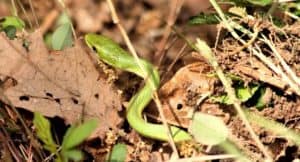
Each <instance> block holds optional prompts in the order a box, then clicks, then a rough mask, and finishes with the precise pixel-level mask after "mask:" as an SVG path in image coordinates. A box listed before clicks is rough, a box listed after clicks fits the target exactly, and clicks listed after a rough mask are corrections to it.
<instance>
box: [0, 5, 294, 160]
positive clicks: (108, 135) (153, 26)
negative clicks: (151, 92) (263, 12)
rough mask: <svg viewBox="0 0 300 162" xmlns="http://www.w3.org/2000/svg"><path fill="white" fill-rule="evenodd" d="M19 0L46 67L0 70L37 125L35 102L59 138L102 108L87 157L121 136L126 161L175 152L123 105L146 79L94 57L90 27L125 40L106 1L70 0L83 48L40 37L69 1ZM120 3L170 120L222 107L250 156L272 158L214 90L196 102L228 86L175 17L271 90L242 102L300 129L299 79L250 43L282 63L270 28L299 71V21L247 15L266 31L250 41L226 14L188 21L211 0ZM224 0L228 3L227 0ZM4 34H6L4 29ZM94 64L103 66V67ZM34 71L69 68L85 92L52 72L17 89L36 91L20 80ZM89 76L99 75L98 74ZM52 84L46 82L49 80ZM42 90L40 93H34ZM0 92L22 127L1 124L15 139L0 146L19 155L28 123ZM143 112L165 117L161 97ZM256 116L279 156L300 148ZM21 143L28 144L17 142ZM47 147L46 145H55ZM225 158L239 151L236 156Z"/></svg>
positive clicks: (243, 78)
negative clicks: (53, 44)
mask: <svg viewBox="0 0 300 162" xmlns="http://www.w3.org/2000/svg"><path fill="white" fill-rule="evenodd" d="M16 2H18V4H17V6H20V4H22V5H21V6H23V8H20V9H19V10H18V15H19V16H20V17H21V18H22V19H23V20H24V21H25V22H26V32H27V35H29V40H31V42H32V45H33V46H35V47H38V48H37V49H36V50H34V49H30V50H32V51H35V52H32V53H33V55H31V56H30V57H32V58H33V61H32V64H34V66H37V67H38V68H39V69H42V70H41V71H36V70H34V69H35V68H34V69H30V68H29V67H31V64H26V65H24V66H28V68H27V71H25V72H26V75H24V73H25V72H24V71H22V72H23V75H22V74H17V73H16V74H10V75H9V77H7V76H5V77H4V76H2V75H3V74H2V73H5V71H4V72H3V71H1V70H0V72H1V73H0V76H1V78H0V80H1V87H2V88H3V89H4V91H5V93H4V94H6V95H8V99H9V100H11V102H12V103H13V104H14V106H16V107H17V108H18V111H19V112H20V114H21V115H22V118H23V119H24V120H25V122H26V124H27V125H28V126H29V128H30V129H31V131H32V130H33V127H32V118H33V115H32V111H42V112H43V115H45V116H47V117H49V119H50V121H51V123H52V125H53V126H52V127H53V131H54V132H55V133H54V134H56V137H57V139H58V141H60V140H61V138H62V137H63V134H64V133H65V131H66V129H67V127H68V126H67V124H70V123H73V122H75V121H76V120H77V119H79V118H80V114H81V113H82V112H83V113H84V114H86V116H87V118H89V117H90V116H97V117H99V118H101V122H102V123H103V124H102V126H101V128H97V131H96V133H94V134H93V135H92V136H91V137H90V138H89V140H87V141H86V142H85V143H84V144H83V145H82V146H80V148H82V149H83V150H84V152H85V154H86V157H85V160H84V161H92V160H94V161H105V158H106V156H107V154H109V153H110V151H111V149H112V147H113V145H114V144H116V143H124V144H126V147H127V150H128V153H127V157H126V159H127V161H153V162H157V161H168V160H169V159H170V156H171V154H172V149H171V147H170V146H169V145H168V143H167V142H161V141H156V140H152V139H149V138H145V137H142V136H140V135H139V134H138V133H137V132H135V131H134V130H133V129H131V128H130V126H129V124H128V123H127V121H126V115H125V114H126V108H125V107H126V105H127V104H128V101H129V100H130V98H131V97H132V96H133V95H134V94H135V93H136V92H138V90H139V89H140V88H141V87H142V86H143V80H142V79H140V78H139V77H137V76H135V75H134V74H130V73H127V72H123V71H121V70H116V69H113V68H111V67H109V66H107V65H103V66H101V65H100V66H99V65H98V64H97V61H95V60H96V58H95V57H94V56H93V54H92V53H91V51H90V50H89V49H88V48H87V47H86V46H85V45H84V43H83V36H84V35H85V34H87V33H101V34H103V35H106V36H109V37H111V38H112V39H113V40H115V41H116V42H118V43H119V44H120V45H121V46H122V47H124V48H126V45H125V43H124V41H123V37H122V35H121V34H120V31H119V29H118V28H117V26H116V25H114V23H113V21H112V18H111V15H110V10H109V8H108V5H107V3H106V1H100V0H66V1H64V3H65V6H66V10H67V13H68V15H69V16H70V18H71V20H72V23H73V25H74V29H75V33H76V36H77V39H78V40H79V44H81V46H80V47H82V48H78V49H77V48H76V47H77V46H75V47H74V48H71V49H69V50H68V49H67V50H66V51H63V52H60V51H54V52H53V51H51V52H49V51H48V50H47V49H46V47H45V46H44V45H41V42H43V38H42V37H41V36H42V35H45V34H47V33H50V32H53V31H54V29H55V22H56V20H57V18H58V17H59V15H60V14H61V12H62V11H63V8H62V7H61V4H60V3H59V2H58V1H44V0H23V1H16ZM11 5H12V4H11V2H10V1H8V0H7V1H5V0H4V1H0V17H4V16H7V15H11V11H10V8H11ZM115 7H116V12H117V13H118V16H119V18H120V22H121V24H122V25H123V26H124V28H125V30H126V32H127V34H128V36H129V37H130V39H131V41H132V44H133V46H134V48H135V49H136V51H137V53H138V54H139V56H140V57H141V58H144V59H147V60H149V61H150V62H152V63H153V64H154V65H155V66H156V67H157V68H158V69H159V72H160V75H161V80H162V82H161V87H160V89H159V91H158V92H159V96H160V101H161V103H162V105H163V106H162V108H163V112H164V114H165V116H166V120H167V121H168V123H170V124H173V125H177V126H181V127H182V128H184V129H187V128H188V127H189V124H190V122H191V121H190V119H189V118H188V116H189V112H190V111H191V110H194V111H195V112H203V113H207V114H211V115H214V116H217V117H219V118H220V119H222V121H223V122H224V123H225V124H226V125H227V127H228V128H229V130H230V136H229V139H230V140H231V141H233V142H234V143H235V145H237V146H238V148H240V149H241V150H242V152H243V153H244V154H246V155H247V156H248V157H250V159H251V160H252V161H262V159H263V158H264V155H263V153H262V152H261V151H260V148H259V147H258V146H257V144H256V143H255V141H253V139H252V138H251V135H250V134H249V131H248V130H247V128H246V127H245V126H244V124H243V121H242V120H241V119H240V117H239V116H238V115H237V112H236V110H235V109H234V107H233V106H232V105H226V104H221V103H216V102H215V101H213V100H212V99H209V98H208V99H205V100H204V101H203V102H201V103H200V104H199V103H198V99H199V98H200V97H201V96H202V95H203V94H207V93H209V94H213V95H214V96H219V95H223V94H224V91H225V90H224V86H223V85H222V83H221V81H220V80H219V79H218V78H217V77H212V76H211V75H215V74H214V71H213V70H214V69H213V68H212V67H211V66H210V65H209V63H208V62H207V61H206V60H205V58H203V57H202V56H200V55H199V54H198V53H197V52H194V51H193V50H192V49H191V48H190V47H188V46H187V44H186V42H185V41H184V40H183V39H181V38H180V37H179V36H178V34H177V33H176V32H174V30H172V28H171V26H172V25H174V26H175V27H176V29H177V30H178V32H179V33H181V34H183V35H184V37H185V38H186V39H187V40H192V41H193V42H194V40H195V39H196V38H201V39H202V40H204V41H206V42H207V44H208V45H209V46H210V47H211V48H212V50H213V52H214V53H215V56H216V59H217V61H218V64H219V65H220V67H221V68H222V70H223V71H224V73H226V74H232V75H234V76H238V79H236V80H235V79H232V80H233V85H239V86H241V85H242V86H249V85H250V86H252V85H259V86H260V88H259V90H258V91H260V90H262V91H263V92H264V93H263V96H262V97H260V98H259V99H260V100H261V102H262V103H264V106H262V107H263V108H260V109H258V108H256V105H255V103H256V101H257V98H258V97H255V95H259V92H258V91H256V92H255V94H253V95H254V97H251V98H250V99H248V100H246V101H245V102H242V103H241V104H242V106H243V107H245V108H246V109H248V110H250V111H251V112H254V113H256V114H259V115H261V116H265V117H268V118H269V119H273V120H275V121H277V122H279V123H281V124H283V125H284V126H285V127H287V128H290V129H292V130H294V131H295V132H297V133H299V124H300V100H299V95H300V94H299V91H297V88H295V87H294V86H291V85H290V84H289V81H288V79H287V78H285V77H283V76H282V75H281V73H280V72H279V73H276V71H274V69H270V67H269V66H267V65H266V64H265V63H263V61H262V60H261V59H260V58H259V57H257V55H256V54H255V53H253V52H251V51H249V50H247V48H248V47H249V46H251V44H252V45H256V46H252V47H253V48H255V49H258V51H262V52H263V53H264V54H265V55H266V57H267V60H269V61H271V62H273V63H274V65H275V68H276V67H279V66H281V61H280V60H279V59H278V58H277V57H276V56H275V55H274V54H273V52H272V49H270V48H269V47H268V46H267V45H266V43H265V42H264V41H263V40H262V35H265V36H266V37H267V38H268V39H269V40H271V41H272V43H273V45H274V47H276V50H277V51H278V52H279V53H280V55H281V57H282V59H283V61H284V62H286V63H287V66H288V67H289V68H290V69H291V71H292V72H293V73H294V74H295V77H296V78H299V77H300V54H299V53H300V39H299V36H300V33H299V32H300V30H299V29H300V23H299V22H297V21H290V20H286V21H287V22H288V23H289V25H286V26H284V27H277V26H275V25H274V24H272V22H270V21H267V20H261V19H254V20H253V19H252V20H251V19H250V20H249V19H240V20H239V23H240V24H242V25H243V26H245V27H247V28H251V29H252V28H256V27H258V29H259V34H258V37H259V38H260V39H259V38H257V39H255V40H251V38H249V36H247V35H242V34H241V33H240V34H241V38H242V39H243V40H245V41H246V42H250V45H243V44H241V43H240V42H238V41H237V40H236V39H234V38H233V37H232V36H231V34H230V33H229V32H228V31H227V30H225V29H224V26H222V24H221V25H201V26H200V25H194V26H193V25H189V24H188V23H187V22H188V20H189V18H190V17H191V16H194V15H196V14H198V13H201V12H206V13H210V12H213V11H214V9H213V7H212V6H211V4H210V3H209V1H207V0H186V1H184V2H183V1H180V0H178V1H175V0H174V1H167V0H143V1H135V0H124V1H115ZM18 8H19V7H18ZM224 8H227V7H226V6H225V7H224ZM23 10H24V11H25V12H23ZM279 16H281V15H279ZM283 20H285V19H283ZM170 25H171V26H170ZM37 30H38V31H39V32H40V33H39V34H36V33H35V34H30V33H31V32H34V31H37ZM0 40H1V41H2V42H5V41H6V39H5V38H4V36H3V35H2V36H1V38H0ZM35 42H37V43H35ZM38 42H39V43H38ZM12 44H14V45H15V46H16V47H19V46H20V42H17V41H15V42H13V43H12ZM76 45H77V44H76ZM257 46H258V47H257ZM1 48H3V49H4V48H7V49H8V46H5V44H4V43H3V45H0V49H1ZM23 51H25V50H23ZM41 51H43V52H44V53H47V54H49V55H52V56H53V58H52V57H51V59H53V60H54V62H55V61H57V62H59V63H53V62H50V61H49V59H48V58H46V56H44V55H42V54H38V53H40V52H41ZM78 51H81V52H78ZM9 53H11V56H14V55H16V57H17V54H15V52H13V50H11V51H9ZM24 53H26V51H25V52H24ZM73 53H89V54H90V55H91V56H90V57H89V58H86V57H85V55H84V54H82V55H76V56H75V55H74V56H73V55H72V54H73ZM63 54H68V57H65V56H63ZM34 58H36V59H34ZM47 59H48V61H47ZM53 60H52V61H53ZM68 60H72V61H73V63H70V62H69V61H68ZM5 62H6V64H7V61H2V62H1V61H0V67H7V68H9V67H10V66H8V65H2V66H1V63H2V64H5ZM79 62H80V63H79ZM14 63H15V61H12V62H11V64H14ZM49 67H50V68H49ZM81 67H83V69H85V71H84V72H85V74H86V75H82V76H81V75H77V73H74V74H73V73H64V70H65V71H78V68H79V69H80V68H81ZM94 67H97V70H96V68H95V69H94ZM103 67H104V69H103ZM45 69H46V70H45ZM44 70H45V71H44ZM99 72H100V75H99ZM31 73H34V74H41V76H42V75H44V73H46V74H47V76H50V77H53V78H56V79H57V78H60V77H61V78H60V79H61V80H63V79H64V81H62V82H61V84H64V85H68V86H66V87H67V88H70V89H72V90H73V89H75V90H76V92H77V91H79V92H80V93H82V94H83V95H84V96H85V97H86V98H74V97H73V98H72V96H73V95H72V94H68V93H66V92H65V91H62V90H59V88H57V85H55V84H52V83H51V81H49V82H48V81H47V79H45V78H43V77H40V78H37V79H35V80H33V81H30V82H25V83H27V84H30V85H36V86H37V87H35V88H33V89H34V90H32V94H34V95H31V96H30V95H24V94H26V93H25V92H24V93H23V92H18V90H20V89H22V91H30V93H29V92H28V93H29V94H31V89H30V88H26V87H24V86H23V87H22V85H20V83H21V80H24V79H25V80H26V78H27V76H28V74H30V75H31ZM107 73H109V74H107ZM34 74H32V75H34ZM48 74H49V75H48ZM78 74H79V73H78ZM7 75H8V72H7ZM64 75H65V76H64ZM66 75H67V76H66ZM63 76H64V77H63ZM68 77H69V78H72V77H75V78H77V77H78V78H79V79H78V80H79V81H78V84H77V83H76V84H75V83H74V82H73V81H72V80H68V79H67V78H68ZM7 78H9V79H7ZM89 78H92V79H94V80H95V81H94V82H91V81H90V79H89ZM97 78H100V79H97ZM15 80H16V82H17V83H16V84H15V82H14V81H15ZM45 80H46V81H45ZM96 80H97V81H96ZM41 81H42V83H41ZM298 81H299V80H298ZM71 82H72V84H71ZM25 83H24V84H25ZM73 83H74V84H73ZM95 84H96V85H100V86H99V87H98V88H94V87H95V86H93V85H95ZM294 84H296V85H295V86H296V87H298V88H299V87H300V85H299V84H300V83H299V82H298V83H297V80H296V81H295V83H294ZM45 85H46V87H47V88H46V89H45V88H44V87H43V86H45ZM82 85H83V86H82ZM20 86H21V87H20ZM79 87H80V88H79ZM43 88H44V89H43ZM87 89H93V90H92V91H91V90H87ZM37 90H39V91H41V92H42V91H43V93H38V92H35V91H37ZM1 91H2V90H1ZM1 93H2V92H1ZM90 93H91V94H93V95H92V96H93V97H90V96H89V95H90ZM35 95H36V96H46V97H48V98H53V102H52V101H51V102H50V101H49V102H45V101H44V100H42V99H43V98H42V99H41V98H40V97H34V96H35ZM70 96H71V97H70ZM14 97H15V98H14ZM64 97H65V98H67V97H70V98H71V99H70V100H67V99H66V100H64ZM35 98H38V99H37V100H35ZM24 100H26V103H24ZM82 100H88V101H90V102H89V103H84V102H81V101H82ZM1 101H2V102H1V104H0V106H1V108H3V109H2V110H1V111H0V115H1V116H3V115H2V114H8V115H7V117H5V118H0V120H1V121H0V124H1V125H2V126H1V130H2V129H4V128H5V129H8V128H9V129H12V130H14V131H8V132H7V131H6V133H3V132H4V131H1V133H0V141H1V142H4V141H5V140H8V141H10V144H9V145H6V144H4V145H1V146H0V149H1V152H0V155H1V156H0V157H1V159H5V158H6V157H8V156H11V155H9V154H10V153H11V152H13V151H11V150H23V151H25V152H26V153H28V152H30V151H29V150H31V145H30V142H29V141H30V140H29V138H27V137H26V134H25V133H24V132H23V131H24V130H23V128H22V126H21V124H20V121H19V120H18V118H19V116H17V115H16V114H15V112H14V111H12V110H11V109H10V106H9V105H10V104H7V102H6V99H5V97H1ZM102 101H103V102H102ZM98 102H100V103H101V104H100V105H101V106H98ZM37 103H38V106H39V107H44V108H42V110H41V109H37V108H36V107H37V106H36V105H37ZM83 104H87V105H88V107H90V109H89V108H87V109H81V106H82V105H83ZM57 105H59V106H57ZM70 106H71V107H75V108H74V109H77V110H76V111H74V109H72V110H68V107H70ZM19 108H20V109H19ZM61 109H63V110H61ZM85 112H86V113H85ZM78 114H79V115H78ZM144 114H145V116H147V120H148V121H149V122H160V121H161V119H160V117H159V115H158V114H159V113H158V112H157V109H156V105H155V103H154V102H153V103H150V104H149V105H148V106H147V108H146V111H145V113H144ZM5 119H6V120H5ZM80 119H81V118H80ZM8 121H12V123H15V125H13V128H10V125H9V123H10V122H8ZM251 126H252V128H253V129H254V131H255V133H256V134H257V135H258V137H259V138H260V140H261V142H262V143H263V145H264V146H265V147H266V148H267V149H268V150H269V152H270V153H271V155H272V158H273V159H274V161H278V162H279V161H282V162H283V161H292V160H294V159H297V158H299V156H300V152H299V151H300V150H299V147H298V145H296V144H295V143H293V142H292V141H291V140H288V139H286V138H284V137H282V136H279V135H276V134H274V133H272V132H270V131H267V130H266V129H263V128H261V127H259V126H258V125H256V124H253V123H252V124H251ZM9 146H11V147H13V148H10V147H9ZM20 147H22V148H21V149H19V148H20ZM178 151H179V155H180V156H181V157H191V156H192V157H197V156H205V155H217V154H221V153H224V151H222V149H220V147H217V146H206V145H203V144H199V143H197V144H195V143H184V144H182V145H180V146H178ZM33 152H34V151H33ZM43 153H44V154H46V155H48V154H47V152H43ZM33 154H35V153H33ZM32 156H33V159H34V160H36V159H39V158H38V157H34V155H32ZM44 156H45V155H44ZM48 156H49V155H48ZM34 160H33V161H34ZM219 161H232V159H230V160H219Z"/></svg>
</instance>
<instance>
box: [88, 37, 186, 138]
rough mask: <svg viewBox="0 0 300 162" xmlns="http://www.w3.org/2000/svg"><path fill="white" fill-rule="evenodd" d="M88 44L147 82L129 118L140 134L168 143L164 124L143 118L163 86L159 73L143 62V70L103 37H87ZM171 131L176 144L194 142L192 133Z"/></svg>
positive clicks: (133, 101)
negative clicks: (149, 121)
mask: <svg viewBox="0 0 300 162" xmlns="http://www.w3.org/2000/svg"><path fill="white" fill-rule="evenodd" d="M85 42H86V44H87V45H88V46H89V47H90V48H91V49H93V50H94V51H95V52H97V54H98V57H99V59H101V60H102V61H103V62H105V63H107V64H108V65H110V66H113V67H115V68H119V69H122V70H125V71H128V72H132V73H134V74H136V75H138V76H140V77H142V78H147V80H146V84H145V86H144V87H143V88H142V89H141V90H140V91H139V92H138V93H137V94H135V95H134V96H133V97H132V98H131V99H130V101H129V104H128V108H127V115H126V118H127V121H128V123H129V125H130V126H131V127H132V128H133V129H134V130H136V131H137V132H138V133H139V134H141V135H143V136H145V137H149V138H153V139H156V140H161V141H168V134H167V131H166V129H165V127H164V126H163V125H162V124H153V123H148V122H146V121H145V120H144V119H143V117H142V112H143V110H144V108H145V107H146V106H147V105H148V103H149V102H150V101H151V100H152V94H153V92H154V91H155V90H157V89H158V87H159V83H160V77H159V74H158V71H157V70H156V69H155V68H154V67H153V65H152V64H151V63H149V62H148V61H146V60H143V59H139V62H140V65H142V67H143V68H144V69H143V70H142V69H141V68H140V67H139V66H138V64H137V62H136V61H135V59H134V57H133V56H131V55H130V54H129V53H128V52H127V51H125V50H124V49H122V48H121V47H120V46H119V45H118V44H117V43H115V42H114V41H113V40H112V39H110V38H108V37H105V36H103V35H96V34H87V35H85ZM145 71H146V72H147V74H146V75H145V74H144V72H145ZM151 84H152V85H151ZM153 85H154V87H155V89H154V88H153ZM170 130H171V134H172V137H173V140H174V141H175V142H180V141H185V140H190V139H191V136H190V135H189V133H187V132H186V131H184V130H182V129H180V128H178V127H175V126H171V127H170Z"/></svg>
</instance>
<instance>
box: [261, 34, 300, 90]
mask: <svg viewBox="0 0 300 162" xmlns="http://www.w3.org/2000/svg"><path fill="white" fill-rule="evenodd" d="M262 37H263V38H264V42H265V43H267V44H268V46H269V47H270V48H271V50H272V51H273V54H274V55H275V57H277V59H278V60H279V61H280V63H281V66H282V67H283V68H284V70H285V71H286V72H287V73H288V74H289V75H290V77H291V78H292V79H293V80H294V82H295V83H296V84H297V83H298V85H300V79H299V77H297V75H296V74H295V73H294V72H293V70H292V69H291V68H290V67H289V66H288V65H287V63H286V62H285V61H284V59H283V58H282V57H281V55H280V54H279V52H278V51H277V50H276V48H275V46H274V45H273V43H272V42H271V41H270V40H268V39H267V38H266V36H264V35H262ZM298 90H299V87H298Z"/></svg>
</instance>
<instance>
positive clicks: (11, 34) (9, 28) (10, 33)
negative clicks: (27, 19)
mask: <svg viewBox="0 0 300 162" xmlns="http://www.w3.org/2000/svg"><path fill="white" fill-rule="evenodd" d="M24 27H25V23H24V21H23V20H22V19H20V18H18V17H16V16H6V17H4V18H2V19H0V31H4V32H5V34H6V36H7V37H8V38H9V39H14V38H15V37H16V32H17V30H21V29H23V28H24Z"/></svg>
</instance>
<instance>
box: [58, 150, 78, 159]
mask: <svg viewBox="0 0 300 162" xmlns="http://www.w3.org/2000/svg"><path fill="white" fill-rule="evenodd" d="M62 155H63V156H64V157H67V158H68V159H72V160H74V161H80V160H81V159H82V158H83V153H82V152H81V151H80V150H75V149H74V150H67V151H65V152H63V154H62Z"/></svg>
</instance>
